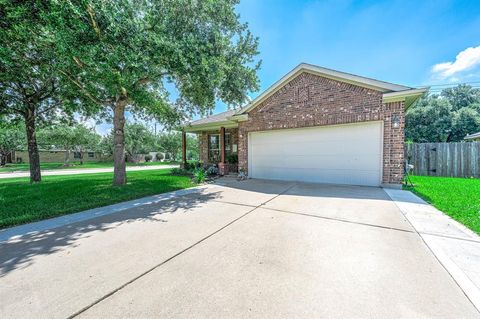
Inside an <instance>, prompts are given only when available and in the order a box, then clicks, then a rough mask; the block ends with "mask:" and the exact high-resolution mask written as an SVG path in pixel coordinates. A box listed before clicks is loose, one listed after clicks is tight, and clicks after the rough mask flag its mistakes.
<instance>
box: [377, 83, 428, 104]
mask: <svg viewBox="0 0 480 319" xmlns="http://www.w3.org/2000/svg"><path fill="white" fill-rule="evenodd" d="M428 89H429V88H428V87H426V88H418V89H411V90H404V91H399V92H389V93H384V94H383V98H382V102H383V103H392V102H405V108H406V109H407V108H409V107H410V106H411V105H412V104H413V103H414V102H415V101H416V100H417V99H419V98H420V97H421V96H422V95H423V94H425V93H426V92H427V91H428Z"/></svg>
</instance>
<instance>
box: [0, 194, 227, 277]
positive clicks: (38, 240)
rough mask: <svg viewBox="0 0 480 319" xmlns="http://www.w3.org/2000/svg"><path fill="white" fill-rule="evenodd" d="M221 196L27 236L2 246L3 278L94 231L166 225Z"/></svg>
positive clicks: (184, 199) (189, 198) (171, 202)
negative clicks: (144, 224) (170, 218)
mask: <svg viewBox="0 0 480 319" xmlns="http://www.w3.org/2000/svg"><path fill="white" fill-rule="evenodd" d="M218 195H219V192H211V191H210V192H206V191H205V190H203V191H202V192H200V193H193V194H189V195H184V196H179V197H175V198H171V199H168V200H163V201H161V202H157V203H152V204H145V205H142V206H138V207H134V208H130V209H126V210H124V211H121V212H117V213H113V214H110V215H106V216H102V217H98V218H93V219H89V220H86V221H82V222H77V223H73V224H69V225H66V226H61V227H58V228H54V229H49V230H46V231H41V232H38V233H34V234H27V235H23V236H20V237H18V238H15V239H12V240H10V241H8V242H3V243H0V252H1V254H0V277H3V276H5V275H6V274H7V273H9V272H10V271H12V270H15V269H17V268H25V267H28V266H29V265H30V264H32V263H33V259H34V258H35V257H36V256H39V255H48V254H52V253H55V252H56V251H59V250H62V249H64V248H65V247H68V246H73V247H74V246H75V242H76V241H77V239H80V238H85V237H89V236H90V235H89V233H92V232H95V231H108V230H111V229H114V228H117V227H119V226H121V225H122V224H125V223H132V222H135V221H145V222H155V223H158V222H160V223H163V222H167V220H166V219H164V218H162V215H165V214H175V213H181V212H188V213H194V212H195V210H194V208H195V207H197V206H199V205H200V204H202V203H205V202H208V201H210V200H214V199H216V198H217V197H218Z"/></svg>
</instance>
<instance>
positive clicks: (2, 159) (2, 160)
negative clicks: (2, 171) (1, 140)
mask: <svg viewBox="0 0 480 319" xmlns="http://www.w3.org/2000/svg"><path fill="white" fill-rule="evenodd" d="M5 164H7V154H0V166H5Z"/></svg>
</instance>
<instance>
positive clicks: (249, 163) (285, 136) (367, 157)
mask: <svg viewBox="0 0 480 319" xmlns="http://www.w3.org/2000/svg"><path fill="white" fill-rule="evenodd" d="M426 91H427V89H423V88H422V89H417V88H411V87H407V86H403V85H397V84H392V83H387V82H383V81H378V80H374V79H370V78H365V77H361V76H357V75H353V74H349V73H344V72H339V71H335V70H331V69H326V68H323V67H318V66H314V65H310V64H304V63H302V64H300V65H299V66H297V67H296V68H295V69H293V70H292V71H290V72H289V73H288V74H286V75H285V76H284V77H283V78H281V79H280V80H279V81H278V82H276V83H275V84H273V85H272V86H271V87H270V88H269V89H267V90H266V91H265V92H263V93H262V94H260V95H259V96H258V97H257V98H256V99H254V100H253V101H252V102H250V103H249V104H248V105H246V106H245V107H243V108H241V109H239V110H230V111H226V112H223V113H220V114H216V115H213V116H210V117H207V118H203V119H200V120H197V121H193V122H191V123H189V124H188V125H186V126H185V127H184V133H185V132H194V133H197V134H198V136H199V141H200V143H199V144H200V145H199V146H200V161H201V162H203V163H205V164H207V165H212V164H216V165H218V167H219V169H220V173H221V174H225V173H227V172H228V171H232V170H233V171H236V170H237V169H238V170H239V171H243V172H245V174H247V175H248V176H249V177H251V178H264V179H279V180H294V181H305V182H317V183H334V184H352V185H369V186H398V185H399V184H400V183H401V182H402V179H403V164H404V160H403V144H404V114H405V110H406V109H407V108H408V107H409V106H411V105H412V104H413V103H414V102H415V101H416V100H417V99H418V98H419V97H420V96H421V95H422V94H424V93H425V92H426ZM237 158H238V164H237V163H235V162H236V159H237ZM237 165H238V166H237Z"/></svg>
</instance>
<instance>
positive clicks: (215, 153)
mask: <svg viewBox="0 0 480 319" xmlns="http://www.w3.org/2000/svg"><path fill="white" fill-rule="evenodd" d="M231 152H232V138H231V134H230V133H225V155H227V156H228V155H229V154H230V153H231ZM208 161H209V162H210V163H218V162H220V161H221V154H220V134H210V135H208Z"/></svg>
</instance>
